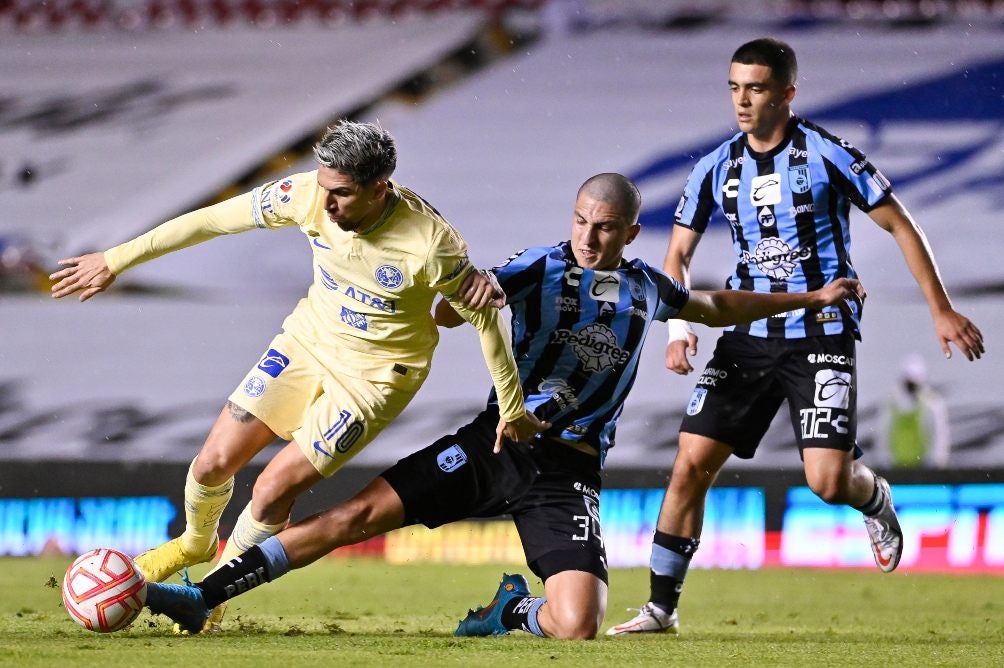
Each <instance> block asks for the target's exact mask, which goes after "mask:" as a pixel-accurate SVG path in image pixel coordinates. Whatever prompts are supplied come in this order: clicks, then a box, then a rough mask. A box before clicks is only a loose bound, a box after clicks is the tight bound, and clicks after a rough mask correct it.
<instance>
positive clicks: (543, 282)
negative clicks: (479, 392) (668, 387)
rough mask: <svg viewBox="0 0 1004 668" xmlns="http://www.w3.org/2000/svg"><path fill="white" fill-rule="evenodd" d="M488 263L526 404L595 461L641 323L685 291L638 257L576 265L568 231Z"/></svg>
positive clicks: (629, 377)
mask: <svg viewBox="0 0 1004 668" xmlns="http://www.w3.org/2000/svg"><path fill="white" fill-rule="evenodd" d="M493 271H494V272H495V275H496V276H497V277H498V279H499V283H500V284H501V285H502V288H503V289H504V290H505V291H506V294H507V295H508V300H509V301H508V303H509V307H510V308H511V309H512V338H513V353H514V355H515V357H516V363H517V366H518V367H519V377H520V382H521V383H522V386H523V394H524V396H525V401H526V406H527V409H528V410H532V411H533V412H534V414H536V415H537V416H538V417H539V418H541V419H543V420H547V421H549V422H551V424H552V427H551V429H550V431H548V432H547V434H546V435H547V436H553V437H558V438H562V439H565V440H568V441H575V442H578V441H581V442H584V443H587V444H589V445H591V446H593V447H595V448H597V449H598V450H599V451H600V453H601V461H602V459H603V458H605V457H606V452H607V450H608V449H609V448H610V447H612V446H613V444H614V432H615V429H616V425H617V418H618V417H619V416H620V413H621V410H622V409H623V406H624V400H625V398H626V397H627V393H628V391H629V390H630V389H631V385H632V384H633V383H634V379H635V375H636V373H637V371H638V359H639V357H640V355H641V349H642V344H643V343H644V342H645V336H646V334H647V333H648V329H649V326H650V325H651V324H652V322H653V321H655V320H662V321H665V320H666V319H668V318H671V317H674V316H675V315H676V314H677V313H678V312H679V311H680V309H682V308H683V307H684V305H685V304H686V303H687V300H688V299H689V296H690V293H689V291H688V290H687V289H686V288H684V287H683V286H681V285H680V284H679V283H677V282H676V281H675V280H674V279H672V278H670V277H668V276H666V275H665V274H663V273H662V272H660V271H658V270H656V269H654V268H653V267H651V266H649V265H648V264H646V263H645V262H643V261H641V260H632V261H630V262H627V261H622V262H621V266H620V267H618V268H617V269H615V270H610V271H594V270H592V269H584V268H582V267H580V266H579V265H578V264H577V263H576V261H575V256H574V255H573V254H572V249H571V244H570V243H569V242H567V241H566V242H563V243H560V244H558V245H556V246H542V247H536V248H529V249H527V250H524V251H521V252H519V253H517V254H516V255H513V256H512V257H510V258H509V259H508V260H507V261H506V262H505V263H503V264H502V265H500V266H498V267H495V268H494V269H493ZM494 398H495V397H494V394H493V395H492V397H491V401H494Z"/></svg>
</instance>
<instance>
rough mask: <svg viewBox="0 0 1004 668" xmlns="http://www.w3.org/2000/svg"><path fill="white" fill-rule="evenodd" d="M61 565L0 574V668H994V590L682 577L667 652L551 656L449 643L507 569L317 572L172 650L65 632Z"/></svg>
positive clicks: (865, 577) (148, 620)
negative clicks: (676, 631) (676, 627)
mask: <svg viewBox="0 0 1004 668" xmlns="http://www.w3.org/2000/svg"><path fill="white" fill-rule="evenodd" d="M69 562H70V559H68V558H62V559H61V558H44V559H16V558H5V559H0V666H57V667H59V668H68V667H70V666H91V667H94V666H172V667H174V668H202V667H205V668H215V667H216V666H245V667H247V666H268V667H270V668H301V667H302V666H322V665H323V666H329V667H330V666H382V667H383V668H398V667H399V666H426V665H427V666H441V665H457V666H489V665H507V666H538V665H539V666H579V667H583V666H618V668H621V667H624V666H646V665H650V666H656V665H658V666H751V665H758V666H760V665H762V666H779V665H784V666H796V665H797V666H848V665H850V666H859V665H868V666H931V665H957V666H1004V578H1000V577H994V576H945V575H926V574H910V573H894V574H892V575H882V574H880V573H878V572H877V571H876V572H871V571H853V572H837V571H815V570H764V571H752V572H751V571H719V570H715V571H705V570H695V571H692V573H691V577H690V580H689V581H688V585H687V592H686V596H685V598H684V604H683V608H682V609H681V615H680V616H681V625H682V633H681V635H680V636H679V637H674V636H667V635H659V636H644V637H638V636H635V637H631V638H606V637H600V638H599V639H597V640H595V641H590V642H587V641H567V642H566V641H562V642H559V641H552V640H543V639H540V638H535V637H533V636H530V635H528V634H525V633H513V634H512V635H510V636H506V637H502V638H489V639H483V638H454V637H453V636H452V633H453V630H454V628H456V624H457V621H458V620H459V619H460V618H461V617H462V616H463V613H465V612H466V610H467V608H468V607H470V606H473V605H475V604H484V603H486V602H487V601H488V600H489V599H490V598H491V596H492V594H493V593H494V590H495V587H496V586H497V584H498V579H499V577H500V575H501V573H502V571H503V570H519V569H515V568H514V567H512V566H509V567H505V566H445V565H414V566H410V565H406V566H389V565H387V564H385V563H383V562H381V561H376V560H366V559H357V560H341V559H325V560H323V561H322V562H321V563H318V564H314V565H313V566H311V567H309V568H306V569H304V570H301V571H297V572H294V573H291V574H290V575H288V576H286V577H284V578H283V579H282V580H281V581H280V582H278V583H274V584H271V585H266V586H265V587H262V588H261V589H257V590H255V591H253V592H251V593H249V594H247V595H245V596H242V597H241V598H239V599H237V600H235V601H234V602H233V603H232V604H231V608H230V611H229V612H228V617H227V630H226V631H224V632H223V633H220V634H214V635H207V636H195V637H180V636H176V635H174V634H173V633H172V630H171V625H170V624H169V622H168V621H167V620H166V618H163V617H153V616H150V615H149V614H148V613H143V614H142V615H141V616H140V617H139V619H137V621H136V622H135V623H134V624H133V625H132V626H131V627H130V628H129V629H127V630H125V631H121V632H119V633H115V634H110V635H101V634H96V633H91V632H88V631H84V630H83V629H81V628H79V627H78V626H77V625H76V624H74V623H73V622H72V621H70V619H69V617H67V615H66V613H65V612H64V611H63V609H62V606H61V601H60V593H59V589H58V587H52V586H47V582H48V581H49V578H55V579H56V580H58V581H61V579H62V575H63V572H64V570H65V568H66V567H67V565H68V564H69ZM522 570H523V572H525V568H524V569H522ZM201 572H202V570H201V569H200V570H198V571H197V572H196V573H195V574H196V575H199V574H201ZM647 580H648V572H647V571H646V570H644V569H632V570H615V571H613V572H612V573H611V583H610V584H611V588H610V602H609V607H608V610H607V619H606V623H605V624H604V627H603V628H604V630H605V629H606V628H607V627H608V626H610V625H612V624H614V623H617V622H620V621H623V620H624V619H626V618H627V613H626V612H625V608H627V607H628V606H638V605H639V604H640V603H641V602H642V601H643V599H644V597H645V595H646V593H647V591H648V585H647ZM50 584H51V583H50ZM531 584H532V586H533V589H534V591H535V593H541V592H542V587H541V585H540V583H539V582H538V581H536V580H535V579H534V578H531Z"/></svg>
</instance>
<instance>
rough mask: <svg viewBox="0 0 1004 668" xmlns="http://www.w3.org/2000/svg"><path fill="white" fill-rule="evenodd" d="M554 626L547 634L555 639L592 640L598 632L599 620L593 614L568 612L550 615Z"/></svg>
mask: <svg viewBox="0 0 1004 668" xmlns="http://www.w3.org/2000/svg"><path fill="white" fill-rule="evenodd" d="M552 621H553V622H554V627H553V628H551V629H548V635H549V636H550V637H552V638H554V639H556V640H592V639H593V638H595V637H596V634H597V632H599V628H600V625H599V621H598V620H597V619H596V617H595V616H593V615H582V614H575V613H570V614H567V615H559V616H557V617H552Z"/></svg>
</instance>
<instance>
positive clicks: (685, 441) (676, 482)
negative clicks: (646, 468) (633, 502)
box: [607, 432, 732, 636]
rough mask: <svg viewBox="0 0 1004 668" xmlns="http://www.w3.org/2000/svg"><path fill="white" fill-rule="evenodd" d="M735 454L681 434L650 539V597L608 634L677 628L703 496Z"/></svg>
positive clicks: (701, 519) (701, 521)
mask: <svg viewBox="0 0 1004 668" xmlns="http://www.w3.org/2000/svg"><path fill="white" fill-rule="evenodd" d="M731 454H732V448H731V447H729V446H728V445H726V444H725V443H722V442H721V441H715V440H712V439H710V438H707V437H705V436H698V435H696V434H691V433H689V432H681V434H680V449H679V451H678V453H677V455H676V461H675V462H674V463H673V475H672V477H671V478H670V481H669V487H668V488H667V489H666V496H665V497H664V498H663V501H662V508H661V509H660V511H659V520H658V523H657V524H656V532H655V536H654V537H653V541H652V556H651V561H650V562H649V563H650V571H649V583H650V591H649V600H648V602H646V603H645V604H644V605H643V606H642V607H641V608H640V609H637V610H636V611H637V613H638V614H636V615H635V616H634V617H632V618H631V619H629V620H628V621H626V622H624V623H622V624H617V625H616V626H613V627H611V628H609V629H607V635H610V636H621V635H631V634H634V633H678V632H679V627H680V621H679V616H678V614H677V606H678V604H679V600H680V594H681V593H682V592H683V583H684V580H685V579H686V577H687V571H688V570H689V568H690V561H691V559H693V556H694V553H695V552H696V551H697V547H698V545H699V544H700V536H701V530H702V528H703V526H704V503H705V499H706V498H707V495H708V490H709V489H710V488H711V485H712V484H713V483H714V481H715V478H716V477H717V475H718V471H719V470H721V468H722V466H724V465H725V461H726V460H727V459H728V458H729V456H730V455H731Z"/></svg>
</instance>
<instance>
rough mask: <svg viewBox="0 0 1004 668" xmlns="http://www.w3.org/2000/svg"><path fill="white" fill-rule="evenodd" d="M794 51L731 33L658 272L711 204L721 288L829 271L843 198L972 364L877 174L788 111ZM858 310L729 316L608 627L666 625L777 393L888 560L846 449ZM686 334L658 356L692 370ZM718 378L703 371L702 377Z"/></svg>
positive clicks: (910, 230)
mask: <svg viewBox="0 0 1004 668" xmlns="http://www.w3.org/2000/svg"><path fill="white" fill-rule="evenodd" d="M796 77H797V63H796V60H795V53H794V51H792V49H791V47H790V46H788V45H787V44H785V43H784V42H780V41H778V40H775V39H757V40H753V41H751V42H748V43H746V44H743V45H742V46H740V47H739V49H738V50H736V52H735V54H734V55H733V56H732V63H731V66H730V68H729V89H730V90H731V91H732V105H733V107H734V109H735V114H736V121H737V123H738V125H739V130H740V132H739V133H737V134H736V135H735V136H733V137H732V138H731V139H729V140H728V141H726V142H725V143H723V144H722V145H721V146H719V147H718V148H717V149H715V150H714V151H713V152H712V153H710V154H708V155H706V156H704V158H702V159H701V160H700V161H699V162H698V163H697V166H696V167H695V168H694V170H693V171H692V172H691V174H690V178H689V180H688V181H687V186H686V189H685V191H684V194H683V197H682V198H681V199H680V205H679V207H678V208H677V211H676V226H675V228H674V229H673V235H672V238H671V239H670V243H669V249H668V250H667V252H666V261H665V267H664V268H665V270H666V272H667V273H668V274H669V275H670V276H673V277H675V278H676V279H677V280H679V281H680V282H681V283H683V284H684V285H686V284H688V282H689V281H688V276H689V267H690V261H691V258H692V257H693V255H694V251H695V249H696V248H697V245H698V242H699V241H700V239H701V234H702V233H703V232H704V230H705V228H706V226H707V224H708V219H709V218H710V216H711V213H712V211H713V210H714V209H715V208H716V207H717V208H719V209H721V211H722V212H723V213H724V215H725V218H726V219H727V221H728V223H729V225H730V227H731V230H732V239H733V247H734V248H735V252H736V269H735V272H734V273H733V274H732V276H731V277H729V281H728V287H730V288H732V289H735V290H743V291H748V292H750V293H773V294H778V293H788V294H794V293H799V292H805V291H808V290H814V289H817V288H819V287H821V286H823V285H825V284H826V283H827V282H829V281H832V280H833V279H835V278H837V277H840V276H848V277H855V276H856V275H857V274H856V272H855V271H854V267H853V266H852V264H851V257H850V250H851V241H850V229H849V224H848V223H849V219H848V215H849V212H850V205H851V204H853V205H854V206H856V207H858V208H859V209H861V210H862V211H864V212H866V213H867V214H868V215H869V216H870V217H871V218H872V220H874V221H875V222H876V223H877V224H878V225H879V226H880V227H882V228H883V229H884V230H886V231H888V232H889V233H890V234H891V235H892V236H893V239H895V241H896V243H897V245H898V246H899V248H900V251H901V252H902V254H903V256H904V258H905V259H906V263H907V266H908V267H909V268H910V271H911V272H912V273H913V276H914V277H915V278H916V280H917V283H918V285H920V288H921V291H922V292H923V293H924V297H925V298H926V299H927V303H928V306H929V307H930V309H931V315H932V318H933V319H934V330H935V334H936V335H937V337H938V339H939V341H940V342H941V346H942V348H943V350H944V352H945V355H946V356H948V357H950V356H951V351H950V349H949V342H952V343H954V344H955V345H956V346H958V348H959V349H960V350H961V351H962V352H963V353H964V354H965V356H966V357H967V358H968V359H970V360H973V359H975V358H979V357H980V355H981V354H982V353H983V337H982V334H981V333H980V331H979V329H977V328H976V326H975V325H974V324H973V323H971V322H970V321H969V320H968V319H967V318H965V317H964V316H962V315H961V314H959V313H958V312H956V311H955V310H954V309H953V308H952V304H951V301H949V298H948V294H947V293H946V291H945V287H944V285H943V284H942V282H941V278H940V276H939V275H938V268H937V265H936V264H935V261H934V256H933V255H932V253H931V249H930V247H929V246H928V244H927V240H926V238H925V237H924V233H923V232H922V231H921V230H920V228H919V227H918V226H917V224H916V223H915V222H914V220H913V219H912V218H911V217H910V214H909V213H908V212H907V210H906V209H905V208H904V207H903V205H902V204H901V203H900V202H899V200H898V199H897V198H896V196H895V195H894V194H893V193H892V189H891V187H890V185H889V182H888V181H887V180H886V179H885V177H884V176H882V174H881V173H880V172H879V171H878V170H877V169H875V167H873V166H872V164H871V163H870V162H869V161H868V160H867V159H866V158H865V156H864V155H862V154H861V152H860V151H858V150H857V149H855V148H854V147H853V146H851V145H850V144H848V143H847V142H846V141H844V140H842V139H839V138H838V137H834V136H833V135H831V134H829V133H828V132H826V131H825V130H823V129H822V128H820V127H818V126H816V125H813V124H812V123H810V122H808V121H805V120H803V119H801V118H798V117H797V116H793V115H792V113H791V101H792V100H793V99H794V97H795V81H796ZM860 316H861V312H860V309H859V308H855V309H853V310H852V312H851V313H850V314H847V315H845V314H843V313H842V312H841V311H840V310H838V309H837V308H833V307H827V308H822V309H793V310H791V311H790V312H788V313H785V314H781V315H779V316H776V317H770V318H765V319H762V320H757V321H756V322H751V323H749V324H745V325H739V326H736V327H733V328H730V331H727V332H725V333H724V334H723V335H722V337H721V338H720V339H719V340H718V345H717V347H716V348H715V353H714V356H713V357H712V359H711V361H710V362H708V365H707V367H706V368H705V370H704V374H703V375H702V376H701V377H700V378H699V379H698V381H697V388H696V389H695V390H694V393H693V395H692V396H691V399H690V403H689V404H688V406H687V411H686V416H685V417H684V419H683V424H682V425H681V426H680V447H679V452H678V453H677V456H676V461H675V463H674V465H673V473H672V476H671V478H670V483H669V488H668V489H667V491H666V496H665V499H664V500H663V504H662V510H661V511H660V513H659V521H658V524H657V529H656V533H655V537H654V541H653V545H652V558H651V595H650V598H649V601H648V603H646V604H645V605H644V606H642V608H641V609H640V611H639V614H638V615H637V616H636V617H634V618H633V619H631V620H629V621H628V622H625V623H624V624H620V625H617V626H615V627H613V628H611V629H610V630H608V631H607V633H608V634H609V635H621V634H629V633H645V632H659V631H671V632H675V631H676V629H677V626H678V621H677V614H676V607H677V601H678V599H679V596H680V592H681V590H682V588H683V581H684V577H685V576H686V573H687V569H688V567H689V565H690V560H691V558H692V557H693V556H694V552H695V550H697V547H698V543H699V539H700V536H701V526H702V522H703V518H704V500H705V497H706V495H707V492H708V489H709V488H710V487H711V485H712V484H713V483H714V481H715V478H716V476H717V475H718V471H719V470H720V469H721V468H722V466H723V465H724V464H725V461H726V460H727V459H728V458H729V457H730V456H731V455H733V454H734V455H735V456H737V457H740V458H743V459H748V458H751V457H753V455H754V453H755V452H756V448H757V445H758V444H759V442H760V439H761V438H762V437H763V434H764V432H765V431H766V430H767V427H768V426H769V425H770V423H771V420H772V419H773V417H774V415H775V414H776V413H777V410H778V408H779V407H780V405H781V402H782V401H783V400H785V399H787V400H788V406H789V410H790V414H791V423H792V427H793V428H794V430H795V437H796V439H797V441H798V445H799V451H800V453H801V455H802V460H803V462H804V467H805V477H806V480H807V481H808V484H809V487H810V488H811V489H812V491H813V492H815V493H816V494H817V495H818V496H819V497H820V498H821V499H823V500H824V501H826V502H827V503H832V504H847V505H850V506H852V507H854V508H856V509H858V510H860V511H861V512H862V513H863V514H864V519H865V525H866V527H867V530H868V535H869V537H870V539H871V547H872V552H873V554H874V557H875V563H876V564H877V565H878V567H879V569H881V570H882V571H883V572H886V573H888V572H890V571H892V570H893V569H895V568H896V565H897V564H898V563H899V559H900V555H901V554H902V550H903V538H902V533H901V531H900V526H899V521H898V520H897V518H896V511H895V509H894V508H893V504H892V497H891V495H890V492H889V485H888V484H887V483H886V481H885V480H883V479H882V478H880V477H879V476H877V475H875V474H874V473H873V472H872V471H871V470H870V469H869V468H868V467H866V466H865V465H863V464H862V463H860V462H859V461H857V458H858V457H859V456H860V455H861V451H860V450H859V449H858V447H857V445H856V433H855V432H856V427H857V424H856V422H857V421H856V394H857V392H856V373H855V365H854V357H855V356H854V350H855V340H856V339H859V338H860V334H859V331H858V321H859V318H860ZM688 350H689V352H690V354H691V355H693V354H696V352H697V338H696V337H695V336H694V334H693V332H690V331H689V330H688V329H687V327H686V325H685V323H682V322H680V321H671V323H670V344H669V347H668V349H667V352H666V366H667V367H669V368H670V369H672V370H674V371H676V372H677V373H680V374H686V373H689V372H690V371H692V370H693V369H692V367H691V366H690V363H689V361H688V360H687V354H686V353H687V351H688ZM712 379H714V380H712Z"/></svg>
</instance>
